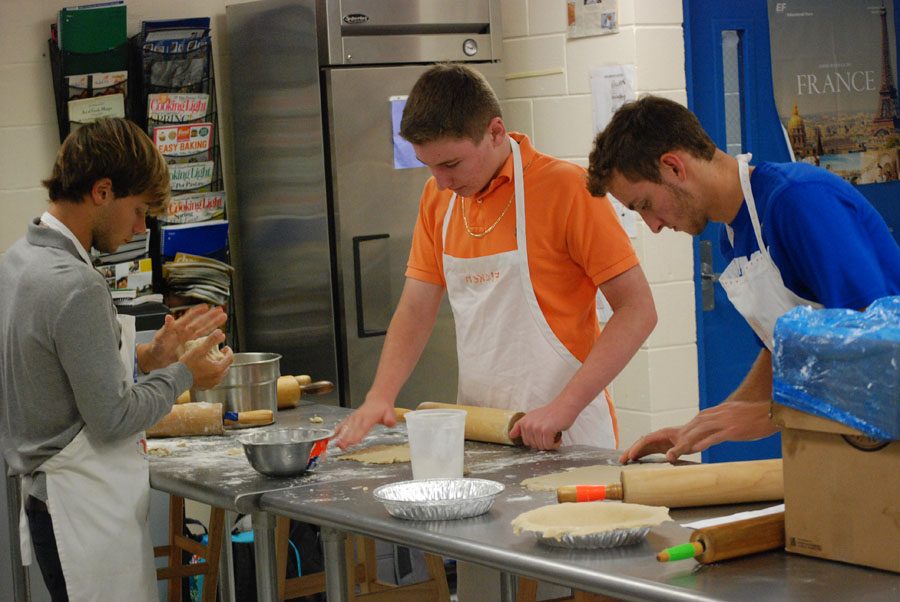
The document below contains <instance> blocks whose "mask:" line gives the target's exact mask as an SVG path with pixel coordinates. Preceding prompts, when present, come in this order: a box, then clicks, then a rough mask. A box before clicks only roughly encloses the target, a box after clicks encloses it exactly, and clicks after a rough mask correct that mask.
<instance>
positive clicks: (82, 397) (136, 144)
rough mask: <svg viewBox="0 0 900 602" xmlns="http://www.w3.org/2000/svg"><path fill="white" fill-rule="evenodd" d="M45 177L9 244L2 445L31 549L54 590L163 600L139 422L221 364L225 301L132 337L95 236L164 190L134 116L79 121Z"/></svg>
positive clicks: (115, 233) (155, 204)
mask: <svg viewBox="0 0 900 602" xmlns="http://www.w3.org/2000/svg"><path fill="white" fill-rule="evenodd" d="M44 185H45V186H46V187H47V189H48V191H49V196H50V206H49V208H48V210H47V212H45V213H44V214H43V215H42V216H41V217H40V218H37V219H35V220H34V222H33V223H31V224H29V226H28V232H27V234H26V235H25V237H24V238H22V239H20V240H18V241H17V242H15V243H14V244H13V245H12V247H10V248H9V249H8V250H7V251H6V253H5V254H4V255H3V257H2V260H0V449H2V452H3V457H4V460H5V461H6V464H7V466H8V467H9V473H10V474H11V475H21V476H22V481H23V499H24V500H25V504H24V506H25V514H26V516H27V521H23V526H24V525H25V524H26V523H27V526H28V528H26V529H23V530H22V533H21V534H20V535H21V537H22V539H23V542H24V543H25V545H24V546H23V558H24V560H25V562H26V563H29V562H30V560H31V554H30V550H28V549H27V546H28V545H29V544H32V545H33V550H34V552H35V555H36V557H37V559H38V564H39V565H40V568H41V573H42V574H43V576H44V580H45V583H46V584H47V587H48V589H49V590H50V592H51V595H52V597H53V600H54V601H56V600H66V599H68V598H72V599H99V598H98V596H102V597H104V598H105V599H129V600H156V587H155V570H154V566H153V550H152V544H151V543H150V542H149V539H148V538H147V535H148V532H147V525H146V522H147V521H146V519H147V503H148V495H149V480H148V472H147V470H148V469H147V461H146V457H145V450H146V445H145V442H144V440H143V436H144V435H143V431H144V429H146V428H147V427H149V426H151V425H153V424H154V423H156V422H157V421H158V420H159V419H160V418H161V417H162V416H164V415H165V414H166V413H167V412H168V411H169V409H170V408H171V406H172V403H173V402H174V400H175V398H176V397H177V396H178V395H179V394H180V393H181V392H182V391H185V390H186V389H188V388H190V387H191V386H195V387H200V388H206V387H211V386H213V385H215V384H216V383H217V382H219V380H221V378H222V377H223V376H224V374H225V372H226V370H227V369H228V366H229V365H230V364H231V361H232V353H231V351H230V350H229V349H228V348H225V349H224V350H223V358H222V359H220V360H213V359H210V357H208V356H207V353H208V352H209V351H210V350H211V349H212V348H213V347H215V346H217V345H218V344H220V343H222V342H223V341H224V338H225V337H224V334H222V332H221V331H219V330H218V327H219V326H221V325H222V324H223V323H224V321H225V314H224V312H223V311H222V310H221V309H215V310H209V309H208V308H206V307H205V306H204V307H198V308H194V309H191V310H189V311H188V312H187V313H186V314H185V315H184V316H183V317H181V318H180V319H178V320H175V319H174V318H172V317H171V316H168V317H167V318H166V322H165V325H164V326H163V328H161V329H160V330H159V331H158V332H157V333H156V335H155V337H154V339H153V340H152V342H150V343H147V344H144V345H137V346H135V345H134V336H133V331H134V321H133V318H132V319H130V320H129V317H127V316H122V317H119V316H117V314H116V310H115V307H114V306H113V303H112V298H111V296H110V293H109V291H108V289H107V286H106V282H105V280H104V278H103V277H102V276H101V275H100V273H99V272H97V271H96V270H94V268H93V267H92V264H91V261H90V257H89V255H88V252H89V250H90V248H91V247H95V248H97V249H99V250H101V251H105V252H112V251H115V250H116V248H118V247H119V246H120V245H121V244H123V243H124V242H126V241H127V240H129V239H130V238H131V237H132V235H133V234H135V233H139V232H143V231H144V230H145V217H146V215H148V214H150V215H155V214H159V213H161V212H162V211H163V210H164V209H165V206H166V203H167V202H168V197H169V175H168V168H167V166H166V163H165V160H164V159H163V158H162V156H161V155H160V154H159V152H158V151H157V150H156V148H155V147H154V146H153V143H152V141H151V140H150V139H149V138H148V137H147V135H146V134H144V133H143V132H142V131H141V130H140V129H139V128H138V127H137V126H135V125H134V124H133V123H131V122H129V121H126V120H124V119H102V120H100V121H97V122H95V123H91V124H87V125H84V126H82V127H80V128H79V129H78V130H75V131H74V132H73V133H72V134H70V135H69V137H68V138H66V140H65V141H64V142H63V144H62V146H61V148H60V150H59V152H58V154H57V157H56V162H55V165H54V167H53V173H52V175H51V177H50V178H48V179H47V180H46V181H44ZM210 333H212V334H210ZM204 335H209V336H207V337H206V339H205V341H204V343H203V344H201V345H198V346H196V347H194V348H192V349H191V350H190V351H187V352H184V353H182V354H181V355H179V350H180V349H181V346H182V345H183V344H184V343H185V342H187V341H188V340H191V339H194V338H196V337H199V336H204ZM135 372H139V373H141V374H143V375H144V376H143V377H142V378H140V380H139V381H138V382H136V380H137V379H136V378H135V375H134V373H135ZM111 588H112V589H111ZM113 590H115V591H113ZM117 592H120V593H122V594H124V597H117V596H118V594H117Z"/></svg>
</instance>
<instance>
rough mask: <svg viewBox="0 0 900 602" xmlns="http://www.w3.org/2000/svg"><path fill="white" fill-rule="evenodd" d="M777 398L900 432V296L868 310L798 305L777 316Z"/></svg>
mask: <svg viewBox="0 0 900 602" xmlns="http://www.w3.org/2000/svg"><path fill="white" fill-rule="evenodd" d="M772 370H773V390H774V399H775V401H776V402H778V403H780V404H783V405H785V406H788V407H791V408H795V409H797V410H800V411H803V412H807V413H809V414H815V415H817V416H822V417H824V418H828V419H830V420H834V421H837V422H840V423H842V424H846V425H848V426H850V427H853V428H855V429H857V430H858V431H860V432H862V433H863V434H865V435H868V436H869V437H873V438H875V439H881V440H897V439H900V296H897V297H884V298H882V299H878V300H877V301H875V302H874V303H872V305H870V306H869V308H868V309H867V310H866V311H864V312H859V311H853V310H849V309H811V308H809V307H796V308H794V309H792V310H791V311H789V312H787V313H786V314H784V315H783V316H781V317H780V318H779V319H778V321H777V322H776V324H775V350H774V352H773V355H772Z"/></svg>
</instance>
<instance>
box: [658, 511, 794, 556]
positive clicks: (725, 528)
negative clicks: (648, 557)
mask: <svg viewBox="0 0 900 602" xmlns="http://www.w3.org/2000/svg"><path fill="white" fill-rule="evenodd" d="M783 547H784V512H776V513H774V514H767V515H765V516H756V517H754V518H748V519H744V520H738V521H734V522H731V523H725V524H722V525H715V526H713V527H704V528H702V529H697V530H696V531H694V532H693V533H691V539H690V543H686V544H681V545H678V546H673V547H671V548H667V549H665V550H663V551H662V552H660V553H659V554H657V555H656V559H657V560H659V561H660V562H669V561H671V560H684V559H686V558H694V559H696V560H697V562H699V563H701V564H709V563H711V562H718V561H719V560H728V559H729V558H738V557H740V556H747V555H749V554H756V553H757V552H766V551H768V550H776V549H778V548H783Z"/></svg>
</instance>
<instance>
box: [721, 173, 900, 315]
mask: <svg viewBox="0 0 900 602" xmlns="http://www.w3.org/2000/svg"><path fill="white" fill-rule="evenodd" d="M750 186H751V187H752V188H753V198H754V200H755V201H756V212H757V214H758V215H759V220H760V223H761V225H762V237H763V242H764V243H765V245H766V246H767V247H768V249H769V254H770V255H771V256H772V260H773V261H774V262H775V265H776V266H778V270H779V271H780V272H781V277H782V279H783V280H784V284H785V286H787V287H788V288H789V289H790V290H791V291H792V292H793V293H794V294H796V295H798V296H799V297H802V298H803V299H807V300H809V301H814V302H816V303H821V304H822V305H823V306H825V307H843V308H847V309H863V308H864V307H867V306H868V305H869V304H870V303H871V302H872V301H874V300H875V299H878V298H879V297H885V296H888V295H900V247H898V246H897V243H896V241H895V240H894V238H893V237H892V236H891V233H890V231H889V230H888V228H887V225H886V224H885V223H884V220H883V219H882V217H881V215H880V214H879V213H878V212H877V211H876V210H875V208H874V207H872V205H871V204H870V203H869V202H868V201H867V200H866V198H865V197H864V196H862V194H860V193H859V191H858V190H856V188H854V187H853V185H851V184H849V183H848V182H846V181H845V180H843V179H841V178H839V177H837V176H836V175H834V174H832V173H829V172H828V171H826V170H824V169H821V168H818V167H814V166H812V165H808V164H806V163H761V164H759V165H758V166H757V167H756V169H754V170H753V173H751V174H750ZM731 227H732V228H733V229H734V249H732V247H731V244H730V243H729V241H728V235H727V233H726V231H725V228H724V226H723V227H722V231H721V233H720V238H719V241H720V245H721V249H722V254H723V255H724V256H725V259H726V260H727V261H731V260H732V259H733V258H734V257H735V256H738V257H749V256H750V254H751V253H753V252H754V251H756V250H758V249H759V246H758V245H757V242H756V235H755V234H754V233H753V224H752V223H751V222H750V214H749V213H748V211H747V205H746V203H745V204H743V205H742V206H741V209H740V211H739V212H738V214H737V217H735V219H734V221H733V222H732V223H731Z"/></svg>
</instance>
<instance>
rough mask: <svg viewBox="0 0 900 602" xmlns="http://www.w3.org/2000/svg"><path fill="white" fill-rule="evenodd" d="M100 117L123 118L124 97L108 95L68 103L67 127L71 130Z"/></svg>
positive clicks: (121, 95)
mask: <svg viewBox="0 0 900 602" xmlns="http://www.w3.org/2000/svg"><path fill="white" fill-rule="evenodd" d="M102 117H125V96H124V95H123V94H108V95H106V96H97V97H96V98H80V99H75V100H70V101H69V125H70V127H71V129H72V130H75V129H76V128H77V127H78V126H80V125H83V124H85V123H91V122H92V121H97V120H98V119H100V118H102Z"/></svg>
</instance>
